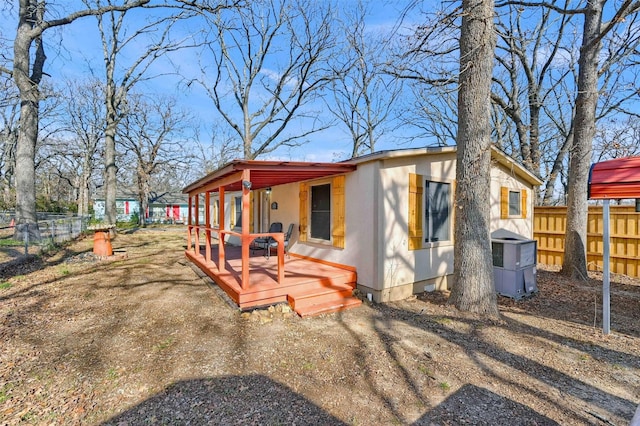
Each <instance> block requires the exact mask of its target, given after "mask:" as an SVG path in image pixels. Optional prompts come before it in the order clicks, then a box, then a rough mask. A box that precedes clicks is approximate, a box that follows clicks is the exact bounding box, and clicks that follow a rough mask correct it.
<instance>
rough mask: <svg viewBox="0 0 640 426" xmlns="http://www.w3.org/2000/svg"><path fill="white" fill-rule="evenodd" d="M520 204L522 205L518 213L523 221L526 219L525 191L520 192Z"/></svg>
mask: <svg viewBox="0 0 640 426" xmlns="http://www.w3.org/2000/svg"><path fill="white" fill-rule="evenodd" d="M520 202H521V203H522V208H521V209H520V212H521V213H522V217H523V218H524V219H526V218H527V190H526V189H523V190H522V192H521V193H520Z"/></svg>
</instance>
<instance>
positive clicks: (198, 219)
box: [195, 194, 200, 255]
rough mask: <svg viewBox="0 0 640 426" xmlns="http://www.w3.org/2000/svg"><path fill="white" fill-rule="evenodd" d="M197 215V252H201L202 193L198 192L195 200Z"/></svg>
mask: <svg viewBox="0 0 640 426" xmlns="http://www.w3.org/2000/svg"><path fill="white" fill-rule="evenodd" d="M195 210H196V211H195V216H196V243H195V244H196V254H198V255H199V254H200V194H196V202H195Z"/></svg>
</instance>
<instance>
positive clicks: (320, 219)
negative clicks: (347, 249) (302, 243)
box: [310, 183, 331, 241]
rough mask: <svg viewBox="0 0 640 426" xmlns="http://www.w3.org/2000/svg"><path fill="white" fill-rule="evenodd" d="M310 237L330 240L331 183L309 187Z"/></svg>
mask: <svg viewBox="0 0 640 426" xmlns="http://www.w3.org/2000/svg"><path fill="white" fill-rule="evenodd" d="M310 236H311V238H318V239H320V240H326V241H330V240H331V184H328V183H327V184H324V185H315V186H312V187H311V230H310Z"/></svg>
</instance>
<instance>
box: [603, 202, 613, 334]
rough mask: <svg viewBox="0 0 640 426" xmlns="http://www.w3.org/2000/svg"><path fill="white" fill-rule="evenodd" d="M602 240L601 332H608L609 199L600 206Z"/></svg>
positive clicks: (609, 312)
mask: <svg viewBox="0 0 640 426" xmlns="http://www.w3.org/2000/svg"><path fill="white" fill-rule="evenodd" d="M602 226H603V228H604V229H603V232H602V242H603V248H604V250H603V254H602V257H603V262H602V264H603V266H602V269H603V270H602V332H603V333H604V334H609V333H610V332H611V329H610V322H611V321H610V314H611V308H610V299H609V293H610V281H609V279H610V277H609V269H610V268H609V200H608V199H605V200H604V203H603V206H602Z"/></svg>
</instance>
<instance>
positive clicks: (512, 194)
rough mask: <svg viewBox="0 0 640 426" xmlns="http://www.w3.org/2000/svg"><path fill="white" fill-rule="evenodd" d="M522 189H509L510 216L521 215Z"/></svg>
mask: <svg viewBox="0 0 640 426" xmlns="http://www.w3.org/2000/svg"><path fill="white" fill-rule="evenodd" d="M520 206H521V201H520V191H509V216H520V215H521V213H520Z"/></svg>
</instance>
